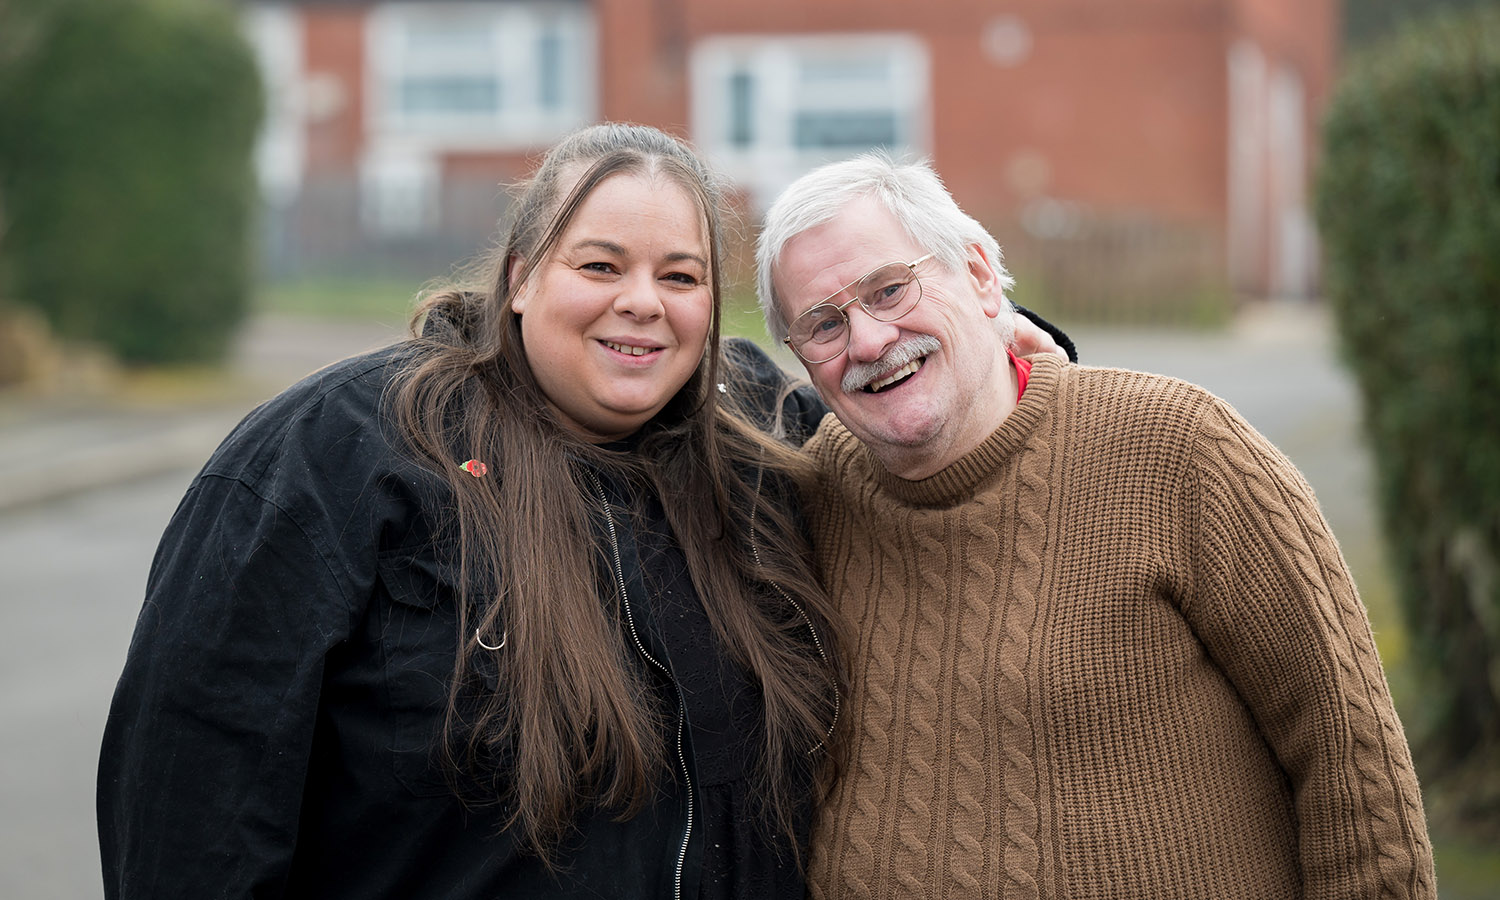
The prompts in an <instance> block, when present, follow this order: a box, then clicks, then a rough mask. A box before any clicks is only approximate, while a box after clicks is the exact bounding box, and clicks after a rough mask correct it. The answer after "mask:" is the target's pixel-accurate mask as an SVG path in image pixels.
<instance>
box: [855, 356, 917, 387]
mask: <svg viewBox="0 0 1500 900" xmlns="http://www.w3.org/2000/svg"><path fill="white" fill-rule="evenodd" d="M920 368H922V360H920V359H914V360H912V361H911V362H909V363H907V364H906V365H904V366H902V367H901V368H899V369H897V370H896V371H894V372H892V373H891V374H889V375H887V376H885V377H884V378H880V379H877V380H875V381H872V382H870V383H869V384H867V385H865V390H867V391H869V392H870V393H872V394H874V393H878V392H880V391H881V390H883V389H885V388H887V387H890V386H891V385H893V384H895V383H896V382H898V381H900V380H901V379H903V378H905V377H907V376H908V375H915V374H916V372H917V370H918V369H920Z"/></svg>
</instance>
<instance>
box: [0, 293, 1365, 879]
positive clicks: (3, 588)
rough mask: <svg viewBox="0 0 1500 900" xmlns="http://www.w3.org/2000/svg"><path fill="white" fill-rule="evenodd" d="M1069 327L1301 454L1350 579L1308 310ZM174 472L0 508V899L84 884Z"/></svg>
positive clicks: (272, 334) (282, 331) (1345, 415)
mask: <svg viewBox="0 0 1500 900" xmlns="http://www.w3.org/2000/svg"><path fill="white" fill-rule="evenodd" d="M1076 337H1077V338H1078V343H1079V346H1080V347H1082V348H1083V352H1084V355H1085V361H1086V362H1089V363H1092V364H1097V365H1122V366H1129V367H1132V368H1139V369H1147V370H1152V371H1159V372H1163V373H1165V374H1169V375H1175V376H1179V377H1183V378H1187V379H1189V380H1192V381H1196V382H1198V383H1200V384H1203V385H1205V386H1207V387H1209V388H1210V389H1211V390H1213V391H1215V392H1216V393H1218V394H1219V395H1220V396H1222V397H1224V398H1226V399H1228V400H1229V401H1230V402H1232V403H1234V404H1235V405H1236V407H1238V408H1239V409H1240V411H1241V412H1242V413H1244V414H1245V416H1246V417H1247V418H1248V419H1249V420H1250V421H1251V422H1252V423H1253V424H1254V425H1256V426H1257V427H1258V428H1260V429H1261V430H1262V431H1263V432H1265V433H1266V434H1267V435H1268V436H1270V437H1271V439H1272V440H1274V441H1276V442H1277V443H1278V444H1279V445H1280V446H1281V447H1282V448H1283V449H1284V450H1285V451H1287V453H1288V455H1290V456H1291V457H1292V459H1293V460H1294V461H1295V462H1296V463H1297V464H1298V465H1299V466H1300V467H1302V469H1303V471H1304V473H1305V474H1306V475H1307V476H1308V480H1309V481H1310V482H1312V484H1313V486H1314V488H1315V489H1317V491H1318V494H1319V497H1320V499H1321V500H1322V502H1323V505H1324V507H1325V509H1326V510H1327V512H1328V514H1329V518H1330V519H1331V520H1332V522H1333V524H1334V528H1335V530H1336V531H1337V532H1338V533H1339V535H1340V538H1341V541H1342V543H1343V546H1344V549H1345V552H1346V554H1348V556H1349V557H1350V561H1351V565H1352V566H1353V568H1354V570H1355V573H1356V577H1361V578H1363V577H1364V576H1363V575H1361V570H1362V567H1367V566H1369V565H1371V564H1372V562H1373V561H1375V560H1378V553H1377V552H1376V551H1375V549H1374V548H1375V546H1376V545H1375V543H1374V540H1373V525H1372V524H1371V518H1372V517H1371V516H1370V515H1369V503H1368V496H1367V491H1366V489H1365V481H1366V479H1367V473H1368V464H1367V461H1366V457H1365V454H1364V453H1363V451H1362V449H1361V448H1360V446H1359V444H1358V442H1357V441H1356V440H1355V438H1354V435H1355V432H1356V421H1357V414H1356V411H1355V405H1354V395H1353V392H1352V390H1351V387H1350V385H1349V382H1348V379H1347V377H1346V376H1345V374H1344V373H1343V372H1342V370H1341V369H1340V368H1339V367H1338V366H1337V365H1336V364H1335V363H1334V362H1333V360H1332V358H1331V354H1330V352H1329V346H1328V345H1329V341H1328V334H1327V328H1326V326H1325V324H1324V322H1323V320H1322V319H1321V318H1319V317H1317V316H1309V315H1307V314H1305V313H1303V312H1299V311H1297V310H1281V311H1279V312H1277V313H1275V314H1271V315H1263V316H1260V317H1257V318H1256V319H1252V320H1247V321H1244V322H1242V323H1241V324H1240V327H1238V328H1237V329H1236V330H1235V331H1234V332H1233V333H1232V334H1228V335H1210V336H1204V335H1182V334H1155V333H1144V332H1139V333H1132V332H1098V333H1095V332H1090V331H1085V332H1082V333H1078V334H1077V335H1076ZM380 338H381V334H380V333H379V332H369V331H362V330H355V331H354V332H352V333H341V332H340V331H339V330H338V329H336V328H332V327H328V328H320V327H301V326H298V327H295V328H291V329H290V330H288V326H287V325H286V324H285V323H282V324H281V325H271V326H263V327H261V328H260V329H258V330H257V331H255V332H252V334H251V335H250V336H249V338H248V340H247V345H246V346H247V353H249V354H250V355H251V356H252V357H254V358H256V359H258V360H261V361H262V363H263V365H261V369H260V371H263V372H264V373H265V374H266V377H267V379H268V380H267V385H268V387H269V386H273V385H274V384H276V383H277V382H279V383H285V382H286V381H287V380H290V378H292V377H294V376H295V375H297V374H300V373H301V372H303V371H306V370H307V369H308V368H310V367H311V365H315V364H316V362H310V361H314V360H316V361H322V354H326V355H327V357H328V358H330V359H331V358H332V357H334V356H338V355H341V354H342V353H344V352H352V351H354V350H357V349H360V348H361V347H364V346H368V345H371V344H372V343H378V342H379V340H380ZM220 414H222V413H220ZM206 453H207V450H206V449H205V450H203V451H201V453H200V454H199V455H198V456H197V457H195V458H194V460H193V464H194V465H196V464H197V462H200V461H201V458H202V455H204V454H206ZM189 477H190V470H188V469H178V470H175V471H172V472H170V473H167V474H163V475H157V476H154V477H150V478H148V479H146V480H140V481H136V482H133V483H129V484H127V485H123V486H116V487H112V488H102V489H96V490H92V491H88V492H84V493H79V494H75V495H73V496H72V497H70V498H67V499H63V500H58V501H54V502H51V503H47V504H43V505H32V506H24V507H18V508H15V509H13V510H11V511H10V512H9V513H7V514H5V515H0V721H3V722H4V723H5V727H4V731H3V737H0V760H3V761H4V764H3V767H0V898H24V900H52V898H56V900H88V898H97V897H99V896H100V893H101V890H100V879H99V869H98V862H97V850H96V844H95V837H94V823H93V790H94V771H95V764H96V759H97V752H98V744H99V736H100V733H101V731H102V729H103V722H104V716H105V712H106V709H107V707H108V703H109V696H110V692H111V690H112V688H113V684H114V679H115V678H116V676H117V675H118V673H119V670H120V666H121V664H122V661H123V659H124V655H125V650H126V647H127V645H128V643H129V636H130V631H131V627H132V625H133V622H134V619H135V615H136V612H137V610H138V608H139V605H140V598H141V593H142V589H143V586H144V583H145V577H146V570H147V567H148V565H149V563H150V557H151V553H152V550H153V548H154V546H155V543H156V540H157V538H158V536H159V535H160V533H161V530H162V528H163V526H164V525H165V523H166V520H167V518H168V517H169V516H170V515H171V512H172V509H173V508H174V506H175V504H176V502H177V499H178V497H179V496H180V494H181V493H182V491H183V489H184V487H185V485H186V484H187V481H188V478H189Z"/></svg>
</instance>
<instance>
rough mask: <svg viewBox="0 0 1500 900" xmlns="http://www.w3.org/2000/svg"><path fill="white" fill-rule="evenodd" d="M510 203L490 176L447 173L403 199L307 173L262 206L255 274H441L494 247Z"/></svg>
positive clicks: (352, 180)
mask: <svg viewBox="0 0 1500 900" xmlns="http://www.w3.org/2000/svg"><path fill="white" fill-rule="evenodd" d="M372 196H373V197H376V198H378V200H374V201H372ZM377 203H378V205H376V204H377ZM508 204H509V196H508V195H507V194H506V192H505V190H504V189H503V188H502V187H501V186H500V185H499V184H497V183H496V182H495V181H494V180H493V179H489V178H479V177H469V178H464V177H453V176H449V177H447V178H445V179H443V181H442V183H441V184H436V185H433V186H431V189H430V190H412V191H409V192H406V193H405V194H403V193H402V192H399V191H384V192H372V191H370V190H368V189H367V187H366V186H362V185H361V184H360V181H359V179H358V177H356V176H351V175H346V174H340V173H332V174H320V175H310V176H309V177H307V178H306V179H305V180H304V181H303V183H302V185H301V189H300V190H299V191H298V192H297V193H296V194H295V195H294V196H293V197H292V198H291V199H290V200H289V201H287V202H284V203H281V204H267V205H266V206H264V207H263V209H262V220H261V240H260V260H261V274H262V276H263V277H264V278H266V279H268V280H273V281H285V280H294V279H297V278H301V277H307V276H323V275H330V274H334V275H392V276H399V277H403V278H407V277H415V278H418V279H422V278H430V277H437V276H443V275H446V274H447V273H448V272H449V271H451V270H452V269H453V267H454V266H456V265H459V264H461V263H463V262H465V261H467V260H470V259H472V258H473V257H474V256H475V255H476V254H477V253H479V252H480V251H482V250H483V249H484V248H486V247H488V246H489V245H490V244H491V243H492V241H493V240H494V238H495V236H496V225H497V223H498V222H499V221H500V220H501V219H502V218H503V217H504V215H505V210H506V208H507V207H508Z"/></svg>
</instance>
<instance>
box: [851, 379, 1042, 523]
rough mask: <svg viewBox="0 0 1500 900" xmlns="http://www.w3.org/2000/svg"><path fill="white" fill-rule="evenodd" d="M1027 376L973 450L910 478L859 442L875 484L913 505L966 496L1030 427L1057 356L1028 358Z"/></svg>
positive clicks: (1011, 451) (1038, 418)
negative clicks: (1014, 399)
mask: <svg viewBox="0 0 1500 900" xmlns="http://www.w3.org/2000/svg"><path fill="white" fill-rule="evenodd" d="M1030 360H1031V375H1030V378H1029V379H1028V380H1027V383H1026V392H1025V393H1023V394H1022V395H1021V400H1020V402H1019V403H1017V404H1016V408H1015V410H1014V411H1012V412H1011V414H1010V415H1009V416H1007V417H1006V419H1005V421H1004V422H1002V423H1001V424H1000V427H999V428H998V429H996V430H995V432H994V433H993V434H991V435H990V436H989V437H988V438H986V439H985V441H984V442H983V443H982V444H980V445H979V446H978V447H975V448H974V449H973V450H970V451H969V452H968V453H966V454H964V455H963V456H961V457H959V458H958V459H957V460H955V461H954V462H953V463H952V464H951V465H949V466H947V467H946V468H944V469H940V470H939V471H937V472H934V473H933V474H932V475H929V476H927V477H926V478H922V479H919V480H916V481H911V480H908V479H905V478H902V477H901V476H899V475H893V474H891V473H890V472H889V471H887V470H886V468H885V467H884V466H882V465H881V464H880V462H879V461H878V460H877V459H876V458H875V455H874V454H873V453H871V452H870V450H869V448H868V447H865V446H863V445H861V446H860V452H861V453H862V454H863V455H864V456H865V458H866V460H867V463H868V465H869V469H870V471H871V472H872V473H873V474H874V477H875V480H876V481H877V482H878V483H879V484H880V486H881V488H882V489H884V490H885V491H887V492H888V493H890V494H891V495H892V496H893V497H895V498H896V499H898V500H900V501H902V502H904V503H908V504H912V505H915V506H947V505H951V504H953V503H955V502H958V501H962V500H966V499H968V498H969V497H972V496H973V495H974V493H975V491H976V489H977V488H978V487H979V485H980V484H981V483H982V482H983V481H984V480H985V479H987V478H990V477H991V476H993V475H994V473H995V471H996V470H997V469H999V468H1000V467H1001V466H1002V465H1003V464H1004V463H1005V461H1006V460H1007V459H1008V458H1010V457H1011V456H1012V455H1014V454H1015V453H1016V451H1018V450H1019V449H1021V447H1022V446H1024V445H1025V443H1026V440H1027V439H1028V438H1029V437H1030V436H1031V434H1032V432H1034V431H1035V430H1036V427H1037V424H1038V423H1039V422H1041V420H1042V418H1043V417H1044V416H1045V415H1046V413H1047V412H1048V410H1050V409H1051V407H1052V398H1053V396H1054V395H1055V394H1056V393H1057V386H1058V382H1059V380H1060V378H1061V375H1062V371H1063V365H1064V363H1063V361H1062V360H1061V359H1058V358H1057V357H1056V356H1053V355H1052V354H1042V355H1039V356H1033V357H1030Z"/></svg>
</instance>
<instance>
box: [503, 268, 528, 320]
mask: <svg viewBox="0 0 1500 900" xmlns="http://www.w3.org/2000/svg"><path fill="white" fill-rule="evenodd" d="M523 269H524V264H523V263H522V262H521V257H520V256H518V255H516V254H514V253H512V254H511V255H510V258H509V259H507V260H506V261H505V283H506V284H507V285H509V286H510V311H511V312H513V313H516V314H517V315H519V314H520V313H522V312H525V307H526V292H525V291H518V290H516V279H518V278H520V277H521V274H522V271H523Z"/></svg>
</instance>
